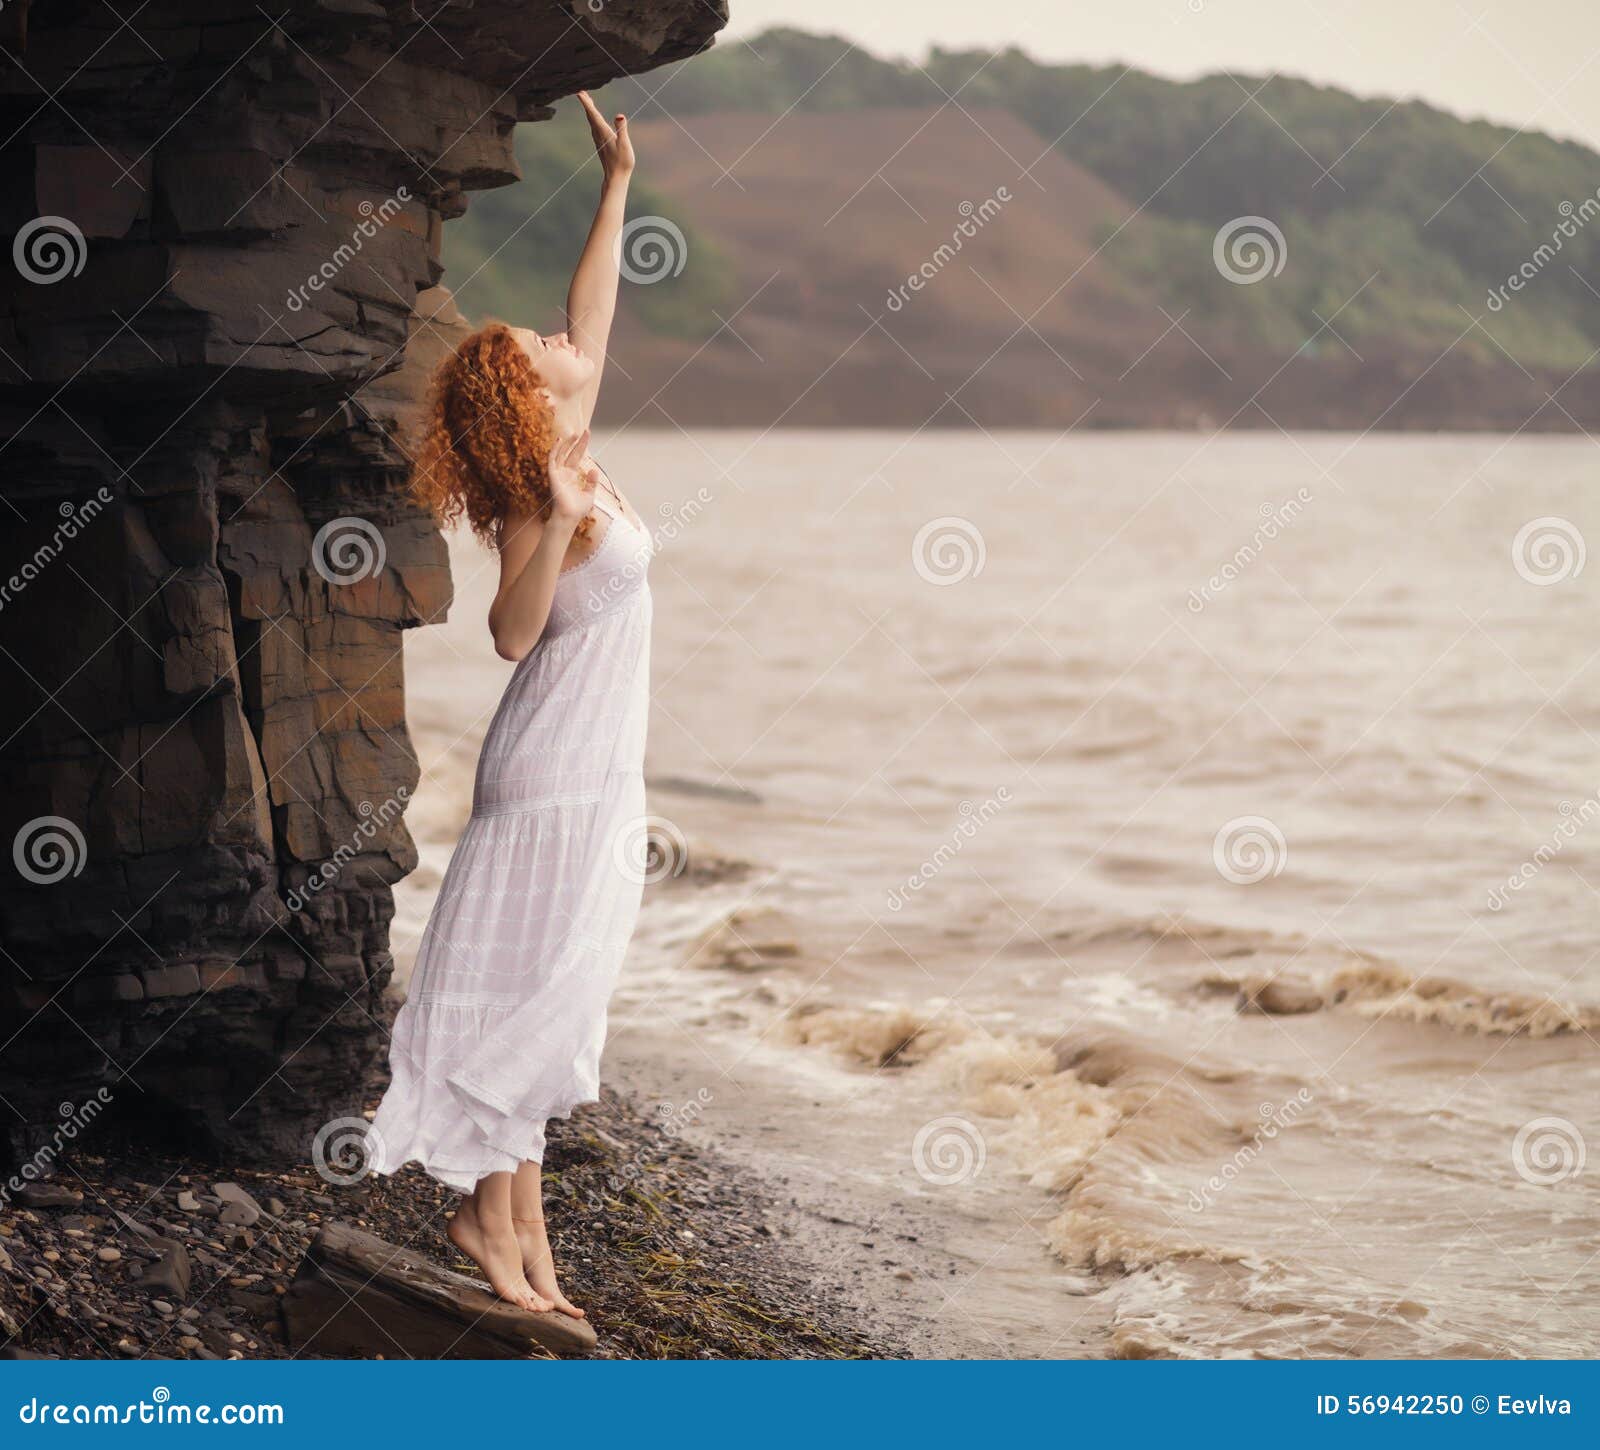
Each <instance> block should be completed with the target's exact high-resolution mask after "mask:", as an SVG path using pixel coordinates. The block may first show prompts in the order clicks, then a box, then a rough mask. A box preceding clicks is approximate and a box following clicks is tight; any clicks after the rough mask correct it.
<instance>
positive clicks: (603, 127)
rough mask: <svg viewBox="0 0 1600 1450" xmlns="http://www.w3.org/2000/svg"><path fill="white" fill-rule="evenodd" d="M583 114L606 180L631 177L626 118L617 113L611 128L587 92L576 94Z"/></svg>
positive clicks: (631, 162)
mask: <svg viewBox="0 0 1600 1450" xmlns="http://www.w3.org/2000/svg"><path fill="white" fill-rule="evenodd" d="M578 99H579V101H581V102H582V103H583V113H584V115H586V116H587V117H588V118H589V134H590V135H591V136H593V137H594V149H595V154H596V155H597V156H598V157H599V158H600V167H601V170H603V171H604V172H605V176H606V180H607V181H616V180H619V179H623V178H626V177H628V176H631V175H632V174H633V138H632V137H631V136H629V134H628V118H627V117H626V116H624V115H622V114H621V113H620V112H619V113H618V115H617V119H616V124H615V125H613V124H612V123H611V122H609V121H607V120H606V118H605V117H604V116H602V115H601V114H600V108H599V107H598V106H597V105H595V103H594V99H593V97H591V96H590V94H589V93H588V91H579V92H578Z"/></svg>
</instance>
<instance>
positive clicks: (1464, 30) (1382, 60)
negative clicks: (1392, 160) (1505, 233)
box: [728, 0, 1600, 148]
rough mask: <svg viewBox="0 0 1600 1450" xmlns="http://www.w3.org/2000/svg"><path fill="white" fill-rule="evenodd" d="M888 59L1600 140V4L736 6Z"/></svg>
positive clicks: (862, 2)
mask: <svg viewBox="0 0 1600 1450" xmlns="http://www.w3.org/2000/svg"><path fill="white" fill-rule="evenodd" d="M729 5H730V9H731V10H732V14H733V18H732V23H731V24H730V26H729V29H728V34H729V35H730V36H741V35H744V36H748V35H754V34H755V33H757V32H758V31H761V30H764V29H766V28H767V27H768V26H770V25H795V26H800V27H802V28H804V29H807V30H826V31H831V32H833V33H835V34H840V35H845V36H848V37H849V38H850V39H852V40H854V41H856V42H858V43H859V44H861V45H863V46H864V47H865V48H866V49H868V50H871V51H873V52H875V53H877V54H880V55H885V56H898V57H910V58H913V59H919V58H921V56H922V55H923V54H924V53H925V52H926V51H927V49H928V47H929V46H930V45H942V46H945V47H947V48H962V47H972V48H981V49H986V50H992V49H998V48H1002V47H1005V46H1008V45H1017V46H1020V47H1022V48H1023V49H1024V50H1027V51H1029V52H1030V53H1031V54H1033V55H1035V56H1037V57H1039V58H1040V59H1042V60H1074V61H1090V62H1094V63H1097V64H1102V63H1106V62H1114V61H1121V62H1125V63H1129V64H1132V65H1135V66H1138V67H1140V68H1141V69H1144V70H1151V71H1155V72H1157V73H1158V74H1161V75H1166V76H1172V77H1176V78H1180V79H1182V78H1187V77H1190V76H1195V75H1201V74H1204V73H1205V72H1207V71H1214V70H1221V69H1230V70H1237V71H1248V72H1252V73H1254V74H1258V75H1266V74H1269V73H1271V72H1274V71H1276V72H1279V73H1281V74H1283V75H1293V76H1302V77H1305V78H1307V79H1309V80H1315V81H1321V82H1324V83H1326V84H1330V85H1337V86H1342V87H1344V88H1345V89H1346V90H1351V91H1355V92H1357V93H1358V94H1361V95H1369V96H1372V95H1383V96H1391V97H1393V96H1398V97H1399V98H1401V99H1403V100H1409V99H1412V98H1414V97H1415V98H1419V99H1422V100H1426V101H1431V102H1432V103H1433V104H1435V105H1437V106H1441V107H1443V108H1444V109H1446V110H1449V111H1453V112H1455V113H1456V114H1457V115H1461V116H1466V117H1469V118H1472V117H1483V118H1485V119H1488V120H1492V121H1499V122H1502V123H1505V124H1509V125H1512V126H1520V127H1525V128H1526V129H1528V130H1533V131H1547V132H1550V133H1551V134H1553V135H1556V136H1563V137H1571V138H1573V139H1576V140H1580V141H1584V142H1587V143H1588V144H1589V145H1591V146H1594V147H1597V148H1600V0H1006V3H995V0H729Z"/></svg>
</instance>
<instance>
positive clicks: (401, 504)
mask: <svg viewBox="0 0 1600 1450" xmlns="http://www.w3.org/2000/svg"><path fill="white" fill-rule="evenodd" d="M272 12H273V13H272V15H271V16H270V17H269V16H268V15H267V14H265V13H264V12H263V10H262V9H260V8H258V7H257V6H256V5H255V4H254V3H240V0H205V3H200V0H152V3H150V4H148V5H146V6H144V7H142V8H140V9H138V10H137V11H136V12H135V13H134V14H132V15H130V16H129V17H128V18H127V19H123V18H121V17H120V16H119V15H117V14H116V13H114V12H113V11H112V9H111V8H109V7H106V6H103V5H99V4H88V3H84V4H74V3H63V4H58V5H51V6H48V7H45V6H34V7H33V8H32V11H31V13H30V10H29V7H28V6H27V4H25V3H21V0H12V3H11V4H9V5H7V6H6V7H5V9H4V10H3V11H0V47H3V49H0V123H3V133H0V134H3V135H5V136H9V137H10V140H9V141H7V142H6V143H5V145H4V147H3V151H0V155H3V164H4V170H5V177H6V181H7V185H6V186H4V187H3V188H0V222H3V225H0V231H3V232H4V242H5V245H6V248H7V257H8V262H9V265H6V266H5V267H4V270H3V276H0V516H3V517H4V520H5V527H4V538H5V545H4V557H3V559H0V701H3V707H0V846H3V847H4V848H5V866H4V868H3V870H0V931H3V948H4V957H3V959H0V1126H3V1127H4V1130H5V1133H6V1137H7V1140H8V1142H9V1144H10V1147H11V1148H12V1150H13V1153H14V1154H15V1153H16V1152H17V1151H22V1152H27V1151H31V1148H32V1147H33V1146H34V1145H35V1144H36V1143H37V1141H38V1140H39V1139H41V1138H43V1137H47V1136H48V1135H49V1133H50V1130H51V1128H52V1126H53V1125H54V1124H56V1123H57V1122H58V1115H59V1114H60V1113H62V1112H68V1111H70V1110H71V1108H72V1106H73V1105H74V1104H77V1103H79V1102H81V1101H83V1100H84V1099H85V1098H87V1097H89V1096H90V1095H91V1094H93V1093H95V1092H97V1091H98V1090H99V1089H101V1088H105V1089H107V1090H108V1092H109V1095H110V1100H111V1103H112V1104H113V1108H114V1110H115V1111H119V1112H122V1113H125V1114H127V1115H129V1116H131V1117H133V1118H136V1119H138V1120H140V1121H142V1122H144V1123H147V1124H157V1123H159V1124H162V1125H164V1126H166V1127H170V1128H173V1129H176V1130H178V1131H180V1132H182V1133H184V1134H185V1135H187V1136H190V1137H195V1136H198V1137H199V1138H201V1139H202V1140H204V1141H205V1142H206V1143H207V1144H208V1145H209V1146H212V1147H216V1148H220V1149H226V1150H232V1151H239V1152H246V1153H261V1154H267V1153H292V1154H295V1155H297V1156H300V1157H302V1158H303V1157H304V1156H305V1155H306V1153H307V1152H308V1151H309V1149H310V1144H311V1140H312V1136H313V1134H314V1133H315V1131H316V1129H317V1127H318V1126H319V1125H320V1124H322V1123H324V1122H326V1121H328V1120H330V1119H333V1118H336V1117H338V1116H340V1115H342V1114H347V1113H353V1112H354V1111H356V1109H357V1108H358V1106H359V1101H360V1091H361V1085H362V1082H363V1080H364V1079H366V1078H367V1077H368V1075H369V1073H370V1070H371V1068H372V1066H373V1064H374V1062H375V1061H376V1059H377V1056H378V1054H379V1053H380V1052H381V1050H382V1047H383V1042H384V1020H383V1012H382V989H383V986H384V983H385V981H386V980H387V978H388V975H389V971H390V961H389V956H388V925H389V919H390V915H391V909H392V907H391V899H390V891H389V887H390V885H391V883H392V882H393V881H394V880H396V879H397V878H398V877H399V876H400V875H402V874H403V873H404V872H405V871H407V870H408V869H410V867H411V865H412V863H413V860H414V852H413V848H412V845H411V842H410V839H409V837H408V836H407V834H406V830H405V826H404V822H403V819H402V812H403V809H404V805H405V801H406V799H407V797H408V795H409V793H410V791H411V789H412V788H413V787H414V786H415V784H416V781H417V778H418V765H417V762H416V759H415V757H414V753H413V751H412V749H411V745H410V742H409V740H408V738H407V734H406V725H405V709H404V689H403V674H402V655H401V636H402V631H403V630H405V629H407V628H409V627H411V626H414V625H419V624H423V623H426V622H428V621H429V620H432V619H437V618H440V617H442V614H443V612H444V610H445V609H446V607H447V605H448V603H449V598H450V580H449V571H448V567H447V563H446V556H445V550H444V546H443V541H442V540H441V539H440V538H439V536H438V534H437V531H436V530H435V529H434V527H433V526H432V524H431V522H430V521H429V520H428V519H427V518H426V517H424V516H423V515H421V514H420V513H419V512H418V511H417V510H416V509H415V508H414V507H413V506H412V505H411V504H410V503H409V502H408V501H407V500H406V498H405V497H404V493H403V489H402V487H401V485H402V482H403V479H404V474H405V468H406V453H405V442H404V429H403V423H404V420H405V415H406V412H407V410H408V408H410V407H411V406H412V405H413V403H414V400H415V398H416V396H417V394H418V388H419V384H420V381H421V379H422V377H423V376H424V375H425V372H426V362H427V356H425V355H426V354H437V353H438V352H439V351H440V350H441V349H442V347H443V346H444V345H445V344H446V343H447V342H448V340H449V338H450V336H451V328H452V325H454V326H456V327H459V320H458V319H457V320H455V322H454V323H452V321H451V318H450V314H449V309H448V307H447V306H445V310H444V311H443V312H440V310H439V309H440V307H441V306H443V305H444V304H443V303H442V302H441V299H440V298H439V296H438V294H437V293H435V294H431V295H430V297H429V299H428V303H429V305H428V306H427V307H425V308H424V309H423V310H422V311H420V312H419V311H417V310H415V303H416V301H417V298H418V294H419V291H421V290H422V289H425V288H428V287H430V286H432V285H433V284H435V283H437V282H438V281H439V279H440V276H441V271H442V269H441V266H440V260H439V253H440V241H441V235H442V227H443V223H444V221H445V220H446V219H448V218H450V217H452V216H455V215H459V214H460V212H461V211H462V209H463V208H464V206H465V199H464V194H465V193H466V192H468V191H470V190H473V189H476V188H484V187H491V186H499V185H504V184H506V183H508V182H511V181H513V180H515V179H516V168H515V162H514V160H513V158H512V152H511V136H512V130H513V127H514V125H515V123H516V122H517V121H519V120H530V119H538V118H540V117H542V116H545V115H548V114H549V106H550V103H551V102H552V101H553V100H555V99H556V98H558V97H560V96H563V95H567V94H569V93H570V92H571V91H573V90H574V89H576V88H578V87H580V86H584V85H598V84H600V83H602V82H603V81H605V80H607V79H610V78H612V77H614V76H616V75H619V74H622V73H624V72H630V71H638V70H643V69H647V68H649V67H650V66H653V65H657V64H660V63H662V62H664V61H667V60H672V59H675V58H679V57H681V56H684V55H688V54H691V53H693V52H695V51H697V50H699V49H701V48H703V47H704V46H705V45H706V44H708V43H709V42H710V39H711V37H712V35H713V34H714V32H715V31H716V30H717V29H718V28H720V26H721V25H722V24H723V23H724V22H725V20H726V10H725V8H724V7H723V6H722V4H721V3H720V0H712V3H708V0H606V3H605V4H604V5H602V6H598V7H591V5H590V4H589V3H588V0H570V3H558V0H520V3H517V0H477V3H476V4H472V5H468V4H461V3H444V0H434V3H431V4H425V3H422V0H417V3H415V4H412V3H399V0H381V3H380V0H321V3H318V0H280V3H279V4H278V5H276V6H274V7H272ZM539 200H540V199H539V198H530V207H532V206H536V205H537V204H538V201H539ZM408 341H409V342H410V343H411V346H410V347H409V348H408Z"/></svg>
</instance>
